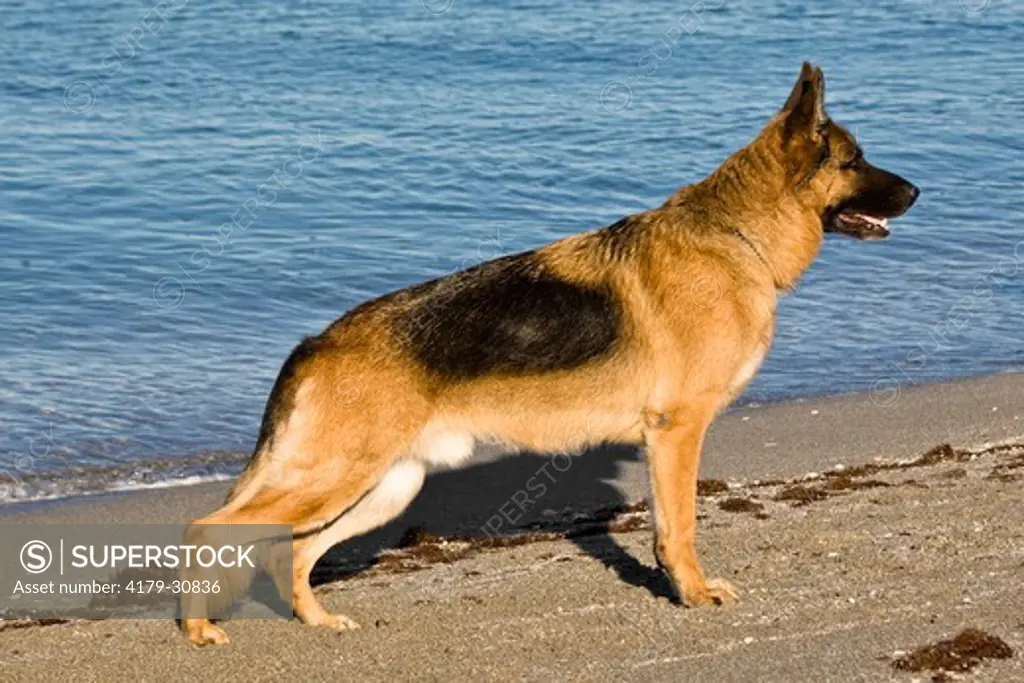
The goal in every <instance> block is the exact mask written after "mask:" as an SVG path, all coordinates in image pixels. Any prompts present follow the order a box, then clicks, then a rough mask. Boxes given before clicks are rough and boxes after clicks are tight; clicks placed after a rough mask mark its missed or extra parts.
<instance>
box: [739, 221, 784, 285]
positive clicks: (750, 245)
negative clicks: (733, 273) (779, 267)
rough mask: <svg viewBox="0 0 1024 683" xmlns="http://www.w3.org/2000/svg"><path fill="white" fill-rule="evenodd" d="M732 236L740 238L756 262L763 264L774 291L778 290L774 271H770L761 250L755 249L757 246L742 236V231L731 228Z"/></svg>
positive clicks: (770, 267)
mask: <svg viewBox="0 0 1024 683" xmlns="http://www.w3.org/2000/svg"><path fill="white" fill-rule="evenodd" d="M732 234H734V235H736V236H737V237H739V238H740V242H743V244H745V245H747V247H748V248H749V249H750V251H752V252H754V256H756V257H757V260H758V261H760V262H761V263H763V264H764V267H765V268H767V269H768V272H769V273H770V274H771V276H772V282H773V283H774V284H775V288H776V289H778V288H779V283H778V281H776V279H775V271H774V270H772V266H771V264H770V263H768V259H766V258H765V257H764V254H762V253H761V250H760V249H758V248H757V245H756V244H754V243H753V242H752V241H751V240H750V238H749V237H747V236H746V235H744V234H743V231H742V230H740V229H739V228H732Z"/></svg>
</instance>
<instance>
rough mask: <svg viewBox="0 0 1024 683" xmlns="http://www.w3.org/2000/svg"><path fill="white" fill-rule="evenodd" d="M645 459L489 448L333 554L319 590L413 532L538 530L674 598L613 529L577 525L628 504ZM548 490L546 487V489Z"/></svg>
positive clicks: (321, 572)
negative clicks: (631, 483)
mask: <svg viewBox="0 0 1024 683" xmlns="http://www.w3.org/2000/svg"><path fill="white" fill-rule="evenodd" d="M642 460H643V454H642V452H641V451H640V450H638V449H637V448H636V447H633V446H627V445H618V444H612V445H604V446H601V447H598V448H594V449H590V450H588V451H586V452H585V453H583V454H580V455H574V456H567V455H564V454H560V455H555V456H551V455H536V454H529V453H522V454H516V455H497V453H496V452H495V451H488V449H487V448H486V447H485V448H483V449H481V450H480V451H479V452H478V453H477V455H475V456H474V462H475V463H476V464H471V465H470V466H468V467H466V468H464V469H460V470H454V471H442V472H435V473H433V474H431V475H429V476H428V478H427V481H426V484H425V485H424V487H423V490H422V491H421V492H420V494H419V496H417V498H416V500H414V501H413V503H412V505H410V506H409V508H408V509H407V510H406V511H405V512H404V513H403V514H402V515H401V516H400V517H399V518H398V519H396V520H394V521H392V522H391V523H389V524H387V525H385V526H383V527H381V528H380V529H377V530H375V531H373V532H370V533H369V534H366V535H364V536H361V537H358V538H355V539H351V540H349V541H346V542H344V543H342V544H340V545H338V546H335V547H334V548H333V549H331V551H329V552H328V553H327V554H326V555H325V556H324V557H323V558H321V560H320V562H319V563H318V564H317V567H316V569H315V570H314V572H313V575H312V577H311V578H312V583H313V585H314V586H315V585H320V584H324V583H332V582H334V581H340V580H344V579H347V578H351V577H353V576H356V575H358V574H361V573H363V572H365V571H366V570H367V569H369V568H370V567H371V566H373V564H374V562H375V559H376V557H377V555H378V554H379V553H381V552H382V551H385V550H388V549H390V548H396V547H400V546H401V545H402V542H403V539H408V538H409V532H410V530H416V531H417V532H418V534H427V535H434V536H460V537H470V538H473V539H477V538H479V539H481V540H483V539H488V538H494V537H499V542H500V537H502V536H518V535H523V534H530V533H533V532H536V531H537V530H538V529H543V530H556V531H559V532H561V531H565V532H566V533H565V535H566V537H567V538H568V539H569V540H570V541H571V542H572V543H573V544H575V545H576V547H577V548H579V549H580V550H581V551H583V552H584V553H586V554H587V555H589V556H590V557H592V558H594V559H596V560H598V561H599V562H601V563H602V564H603V565H604V566H605V567H608V568H610V569H611V570H613V571H615V572H616V574H618V576H619V577H620V579H621V580H623V581H624V582H626V583H629V584H631V585H634V586H639V587H644V588H646V589H647V590H648V591H650V592H651V594H652V595H654V596H655V597H667V598H670V599H674V597H675V596H674V593H673V591H672V589H671V585H670V583H669V581H668V579H667V578H666V577H665V576H664V574H663V573H662V571H661V570H660V569H658V568H657V567H648V566H646V565H644V564H643V563H641V562H640V561H638V560H637V559H636V558H635V557H633V555H632V554H630V553H629V551H627V550H626V549H625V548H623V547H622V546H621V545H619V543H618V542H617V541H616V540H615V538H614V537H613V536H611V535H610V534H609V533H608V531H607V525H601V524H596V525H595V524H593V523H586V524H583V525H582V528H581V526H580V525H579V524H574V523H573V521H572V520H573V519H574V518H575V519H577V520H579V519H583V520H587V519H590V520H593V519H594V515H595V513H601V512H604V515H600V514H599V515H598V516H599V517H601V516H607V513H608V511H609V510H614V509H617V508H620V507H622V506H624V505H625V504H626V503H627V502H629V501H627V500H626V497H625V496H624V495H623V493H622V491H621V490H620V489H619V488H618V487H616V486H615V485H614V483H613V482H614V481H616V480H617V479H619V478H620V477H622V476H623V474H624V470H625V469H629V470H630V471H629V472H628V475H629V476H632V477H636V476H644V477H645V476H646V475H644V474H643V470H642V467H643V463H642ZM541 485H543V487H542V486H541Z"/></svg>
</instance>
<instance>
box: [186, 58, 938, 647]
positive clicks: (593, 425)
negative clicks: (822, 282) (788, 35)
mask: <svg viewBox="0 0 1024 683" xmlns="http://www.w3.org/2000/svg"><path fill="white" fill-rule="evenodd" d="M824 95H825V83H824V77H823V75H822V72H821V70H820V69H818V68H816V67H812V66H811V65H810V64H808V63H804V65H803V68H802V70H801V72H800V76H799V78H798V80H797V82H796V85H795V87H794V88H793V90H792V93H791V94H790V96H789V99H788V100H787V101H786V104H785V106H784V107H783V108H782V109H781V110H780V111H779V112H778V113H777V114H776V115H775V116H774V117H773V118H772V119H771V121H769V122H768V124H767V125H766V126H765V128H764V129H763V130H762V131H761V132H760V134H759V135H758V136H757V138H756V139H755V140H754V141H753V142H751V143H750V144H749V145H747V146H746V147H744V148H743V149H741V150H739V151H738V152H736V153H735V154H733V155H732V156H730V157H729V158H728V159H726V160H725V162H724V163H723V164H722V165H721V166H720V167H719V168H718V169H717V170H715V171H714V172H713V173H712V174H711V175H709V176H708V177H707V178H705V179H704V180H702V181H701V182H699V183H697V184H694V185H690V186H687V187H683V188H682V189H680V190H679V191H678V192H676V193H675V194H674V195H672V196H671V197H670V198H669V199H668V201H666V202H665V203H664V204H663V205H662V206H660V207H658V208H655V209H651V210H649V211H644V212H642V213H638V214H636V215H633V216H628V217H626V218H623V219H622V220H619V221H617V222H616V223H614V224H613V225H610V226H608V227H606V228H603V229H601V230H595V231H593V232H587V233H583V234H579V235H573V236H570V237H567V238H565V239H562V240H560V241H558V242H555V243H553V244H550V245H548V246H546V247H543V248H540V249H536V250H534V251H528V252H524V253H521V254H516V255H513V256H506V257H503V258H498V259H495V260H493V261H489V262H486V263H483V264H481V265H478V266H476V267H473V268H470V269H468V270H465V271H462V272H458V273H455V274H452V275H449V276H447V277H442V278H440V279H437V280H434V281H431V282H426V283H423V284H420V285H416V286H412V287H409V288H407V289H403V290H400V291H397V292H393V293H391V294H388V295H386V296H382V297H380V298H378V299H374V300H373V301H370V302H367V303H364V304H362V305H360V306H358V307H357V308H355V309H353V310H352V311H350V312H348V313H347V314H346V315H344V316H343V317H341V318H340V319H338V320H337V321H335V322H334V323H332V324H331V325H330V326H329V327H327V329H325V330H324V331H323V332H322V333H321V334H319V335H317V336H315V337H310V338H307V339H305V340H304V341H303V342H302V343H301V344H299V345H298V347H296V348H295V350H294V351H293V352H292V354H291V356H289V358H288V360H287V361H286V362H285V364H284V366H283V368H282V369H281V373H280V375H279V376H278V378H277V382H276V384H275V385H274V388H273V390H272V391H271V393H270V397H269V399H268V401H267V406H266V412H265V414H264V416H263V424H262V427H261V429H260V433H259V439H258V443H257V444H256V448H255V452H254V453H253V456H252V459H251V461H250V463H249V465H248V468H247V469H246V470H245V472H244V473H243V474H242V475H241V476H240V478H239V480H238V482H237V483H236V484H235V486H234V488H233V489H232V491H231V493H230V494H229V496H228V499H227V501H226V503H225V504H224V506H223V507H222V508H220V509H219V510H217V511H216V512H214V513H213V514H211V515H210V516H208V517H205V518H203V519H201V520H198V521H197V522H195V523H194V525H193V526H192V527H190V529H191V530H193V531H194V535H196V536H201V535H202V533H203V531H202V530H203V526H204V525H207V524H285V525H291V526H292V529H293V531H294V536H293V538H292V539H289V540H288V541H286V542H285V545H283V547H284V548H285V549H286V551H290V552H291V557H290V559H291V569H290V571H291V573H292V576H291V577H290V578H291V582H290V592H291V595H286V596H283V597H285V598H286V599H289V598H290V599H291V600H292V605H293V608H294V611H295V613H296V614H297V615H298V617H299V619H301V620H302V621H303V622H305V623H307V624H312V625H315V626H327V627H331V628H334V629H350V628H355V627H356V626H357V624H356V623H355V622H354V621H352V620H351V619H349V618H347V617H345V616H343V615H340V614H329V613H328V612H327V611H325V610H324V608H323V607H322V606H321V605H320V604H319V603H318V602H317V599H316V597H315V596H314V594H313V591H312V590H311V588H310V584H309V575H310V571H311V570H312V568H313V565H314V564H315V563H316V561H317V559H318V558H319V557H320V556H321V555H323V554H324V553H325V552H326V551H327V550H328V549H330V548H331V547H332V546H334V545H336V544H338V543H341V542H342V541H344V540H346V539H348V538H351V537H353V536H356V535H359V534H363V533H366V532H368V531H370V530H372V529H374V528H376V527H378V526H381V525H382V524H384V523H386V522H388V521H389V520H391V519H393V518H395V517H396V516H397V515H398V514H399V513H401V512H402V511H403V510H404V509H405V508H406V506H407V505H408V504H409V503H410V502H411V501H412V500H413V498H414V497H415V496H416V494H417V492H419V490H420V487H421V485H422V484H423V480H424V476H425V475H426V473H427V471H428V470H430V469H432V468H438V467H456V466H458V465H459V464H460V463H462V462H464V461H465V460H466V459H467V458H469V456H470V454H471V452H472V451H473V447H474V443H475V442H477V441H478V440H481V441H483V440H486V441H498V442H503V443H505V444H508V445H509V446H511V447H513V448H520V449H526V450H531V451H537V452H558V451H566V450H571V449H575V448H580V447H584V446H587V445H593V444H598V443H601V442H605V441H613V442H627V443H635V444H643V445H644V446H645V448H646V459H647V465H648V468H649V470H650V477H651V490H652V496H653V509H654V516H655V523H656V534H655V551H656V556H657V559H658V564H659V565H660V566H661V568H662V569H663V570H664V571H665V572H666V573H667V575H668V577H669V578H670V579H671V582H672V585H673V586H674V588H675V590H676V592H677V594H678V595H677V597H679V598H680V599H681V601H682V602H684V603H685V604H687V605H691V606H701V605H712V604H721V603H725V602H730V601H733V600H735V599H736V591H735V590H734V589H733V587H732V586H730V585H729V583H728V582H726V581H724V580H722V579H709V578H706V577H705V574H704V570H703V569H702V568H701V565H700V562H699V561H698V558H697V553H696V550H695V548H694V536H695V532H696V502H695V501H696V488H697V470H698V465H699V463H700V453H701V446H702V442H703V439H704V434H705V432H706V431H707V429H708V426H709V425H710V424H711V421H712V420H713V419H714V417H715V415H716V414H717V413H719V412H720V411H721V410H722V409H723V408H725V407H726V406H728V405H729V403H730V402H731V401H732V400H733V399H734V398H735V397H736V396H737V395H738V394H739V393H740V392H741V391H742V390H743V389H744V387H745V386H746V384H747V383H748V382H749V381H750V379H751V378H752V377H753V376H754V373H755V372H757V369H758V367H759V366H760V365H761V361H762V359H763V358H764V356H765V353H766V352H767V351H768V347H769V346H770V344H771V341H772V333H773V324H774V318H775V307H776V300H777V298H778V296H779V294H780V293H785V292H786V291H788V290H790V289H791V288H793V286H794V285H795V284H796V282H797V279H798V278H799V277H800V275H801V274H802V273H803V272H804V270H805V269H807V267H808V266H810V264H811V262H812V261H813V259H814V258H815V256H816V255H817V253H818V250H819V248H820V246H821V243H822V240H823V238H824V233H826V232H834V233H840V234H844V235H850V236H853V237H856V238H859V239H881V238H884V237H886V236H887V235H888V234H889V229H888V219H890V218H893V217H896V216H899V215H901V214H903V213H904V212H905V211H907V209H909V208H910V206H911V205H912V204H913V203H914V200H915V199H917V195H918V189H917V188H916V187H914V186H913V185H912V184H910V183H909V182H907V181H906V180H904V179H903V178H900V177H899V176H897V175H894V174H892V173H889V172H888V171H884V170H882V169H880V168H877V167H875V166H872V165H871V164H870V163H868V162H867V160H866V159H865V158H864V155H863V153H862V152H861V149H860V147H859V146H858V145H857V142H856V140H854V138H853V136H852V135H851V134H850V132H849V131H847V130H846V129H845V128H843V127H842V126H839V125H838V124H836V123H834V122H833V121H832V120H831V119H830V118H829V117H828V116H827V115H826V113H825V108H824ZM581 434H584V435H585V438H584V439H581V438H580V435H581ZM581 441H584V442H585V443H581ZM196 530H197V531H196ZM182 630H183V631H184V632H185V634H186V635H187V637H188V639H189V640H190V641H191V642H192V643H195V644H197V645H203V644H208V643H224V642H227V636H226V635H225V633H224V631H223V630H222V629H221V628H219V627H218V626H215V625H214V624H213V623H211V622H210V621H209V620H208V619H205V618H194V617H192V618H184V619H183V620H182Z"/></svg>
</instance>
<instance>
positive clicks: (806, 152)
mask: <svg viewBox="0 0 1024 683" xmlns="http://www.w3.org/2000/svg"><path fill="white" fill-rule="evenodd" d="M776 121H777V123H778V125H779V133H780V135H781V147H782V158H783V163H784V165H785V166H786V167H787V168H788V169H789V171H790V175H791V178H790V180H791V182H792V183H793V184H794V189H795V190H796V191H797V192H798V193H799V196H800V197H801V201H802V202H803V203H805V204H807V205H809V206H813V207H815V211H817V212H818V213H819V217H820V219H821V224H822V228H823V229H824V231H825V232H835V233H841V234H844V235H850V236H852V237H856V238H858V239H884V238H885V237H887V236H888V235H889V226H888V222H889V219H890V218H895V217H897V216H900V215H902V214H903V213H905V212H906V211H907V209H909V208H910V207H911V205H913V203H914V200H916V199H917V195H918V194H919V190H918V189H917V188H916V187H914V185H912V184H911V183H909V182H907V181H906V180H904V179H903V178H901V177H899V176H898V175H896V174H895V173H890V172H889V171H885V170H882V169H880V168H878V167H876V166H872V165H871V164H870V163H868V161H867V160H866V159H865V158H864V153H863V151H862V150H861V148H860V146H859V145H858V144H857V141H856V140H855V139H854V137H853V135H851V134H850V132H849V131H848V130H846V129H845V128H843V127H842V126H840V125H838V124H836V123H834V122H833V121H832V120H831V119H830V118H829V117H828V114H826V113H825V77H824V75H823V74H822V73H821V69H819V68H817V67H812V66H811V65H810V64H808V63H807V62H804V65H803V69H802V70H801V71H800V77H799V78H798V79H797V81H796V85H795V86H794V87H793V92H792V93H791V94H790V96H789V99H788V100H787V101H786V105H785V106H784V107H783V108H782V111H781V112H780V113H779V116H778V117H777V118H776Z"/></svg>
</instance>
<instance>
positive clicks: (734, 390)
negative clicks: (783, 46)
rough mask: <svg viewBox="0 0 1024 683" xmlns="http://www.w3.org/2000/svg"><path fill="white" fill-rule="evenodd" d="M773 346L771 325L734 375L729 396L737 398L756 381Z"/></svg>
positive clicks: (730, 383) (766, 327)
mask: <svg viewBox="0 0 1024 683" xmlns="http://www.w3.org/2000/svg"><path fill="white" fill-rule="evenodd" d="M771 345H772V325H771V324H770V323H769V324H768V325H766V326H765V331H764V332H763V333H762V334H761V338H760V340H759V341H758V343H757V346H755V347H754V349H753V350H752V351H751V352H750V354H749V355H748V356H747V358H746V360H744V361H743V363H742V364H741V365H740V367H739V368H738V369H737V370H736V373H735V374H734V375H733V378H732V381H730V382H729V394H730V395H732V396H735V395H736V394H738V393H739V392H741V391H743V389H744V388H745V387H746V386H747V384H749V383H750V380H752V379H754V375H756V374H757V371H758V370H759V369H760V367H761V363H763V362H764V357H765V356H766V355H768V349H769V348H770V347H771Z"/></svg>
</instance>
